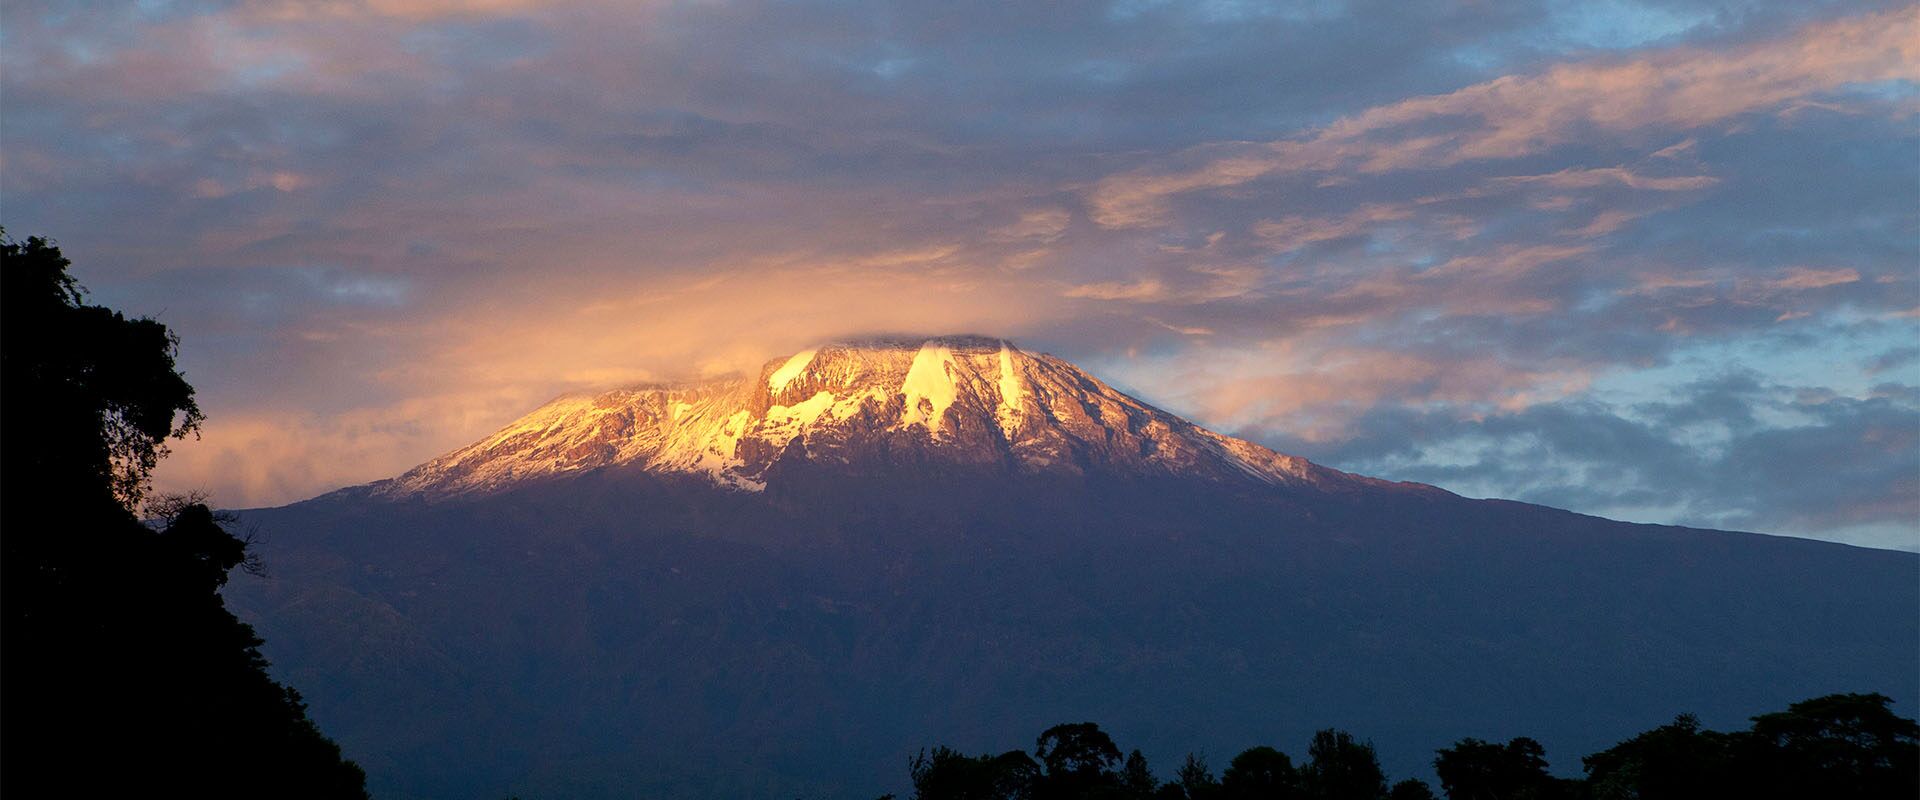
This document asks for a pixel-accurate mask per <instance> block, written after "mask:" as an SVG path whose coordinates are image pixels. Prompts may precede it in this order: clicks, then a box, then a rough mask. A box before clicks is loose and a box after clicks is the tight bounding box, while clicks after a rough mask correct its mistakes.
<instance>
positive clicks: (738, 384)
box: [375, 336, 1384, 498]
mask: <svg viewBox="0 0 1920 800" xmlns="http://www.w3.org/2000/svg"><path fill="white" fill-rule="evenodd" d="M926 463H954V464H967V465H973V466H978V467H987V468H996V469H1002V470H1006V471H1009V472H1013V473H1033V472H1047V471H1051V472H1066V473H1084V472H1086V471H1089V470H1091V471H1107V472H1117V473H1121V474H1136V475H1153V474H1178V475H1184V476H1189V477H1199V478H1203V479H1208V480H1217V481H1241V480H1252V481H1256V482H1260V483H1265V484H1286V485H1293V484H1307V485H1314V486H1320V487H1329V486H1334V485H1341V484H1349V483H1353V482H1367V483H1374V481H1372V480H1371V479H1367V478H1361V477H1358V476H1353V475H1348V474H1346V473H1342V472H1339V471H1336V470H1332V469H1328V468H1325V467H1320V466H1317V465H1314V464H1311V463H1309V462H1308V461H1306V460H1305V459H1302V458H1297V457H1294V456H1288V455H1283V454H1280V453H1276V452H1274V451H1272V450H1269V449H1267V448H1264V447H1261V446H1259V445H1256V444H1253V443H1251V442H1246V441H1243V440H1239V439H1234V438H1231V437H1227V436H1222V435H1220V434H1217V433H1214V432H1212V431H1208V430H1206V429H1204V428H1201V427H1199V426H1197V425H1194V424H1192V423H1190V422H1188V421H1186V420H1184V419H1181V418H1180V417H1178V416H1176V415H1173V414H1170V413H1168V412H1166V411H1162V410H1160V409H1158V408H1154V407H1153V406H1150V405H1148V404H1146V403H1143V402H1141V401H1139V400H1136V399H1134V398H1132V397H1129V396H1127V395H1126V394H1123V393H1121V392H1119V391H1117V390H1115V389H1114V388H1113V387H1111V386H1108V385H1107V384H1105V383H1103V382H1101V381H1100V380H1099V379H1097V378H1095V377H1093V376H1092V375H1089V374H1087V373H1086V372H1084V371H1082V370H1081V369H1079V368H1078V367H1075V366H1074V365H1073V364H1071V363H1068V362H1067V361H1065V360H1062V359H1059V358H1056V357H1054V356H1050V355H1045V354H1040V353H1029V352H1026V351H1024V350H1021V349H1019V348H1018V347H1016V346H1015V345H1014V344H1013V343H1012V342H1009V341H1006V340H1003V339H994V338H987V337H979V336H946V337H934V338H926V339H881V340H864V341H850V342H841V343H835V344H826V345H822V346H819V347H816V348H811V349H807V350H804V351H801V352H799V353H796V354H794V355H792V356H789V357H786V358H778V359H774V360H772V361H769V362H767V363H766V364H765V365H764V366H763V367H761V369H760V371H759V373H758V374H757V375H753V376H740V377H735V378H729V379H722V380H715V381H705V382H698V383H683V384H664V385H649V386H638V387H630V388H624V389H616V390H613V391H607V392H601V393H597V394H578V395H568V396H564V397H560V398H557V399H555V400H553V401H552V402H549V403H547V404H546V405H544V406H541V407H540V408H538V409H536V410H534V411H533V412H532V413H530V414H528V415H526V416H525V417H522V418H520V419H519V420H516V421H514V422H513V423H512V424H509V425H507V426H506V427H504V428H502V429H500V430H499V431H497V432H495V433H494V434H492V435H491V436H488V437H486V438H485V439H482V440H480V441H478V442H475V443H473V444H471V445H469V446H467V447H464V448H461V449H459V450H456V451H454V452H451V453H448V454H446V455H443V456H441V457H439V458H435V459H433V460H431V461H428V462H427V463H425V464H422V465H420V466H418V467H415V468H414V469H412V470H409V471H408V472H406V473H404V474H402V475H400V476H399V477H397V478H394V479H392V480H390V481H385V482H382V483H380V484H377V485H376V486H375V490H376V491H377V492H379V493H381V494H384V495H389V496H424V497H428V498H436V497H450V496H457V495H463V494H470V493H486V492H491V491H496V490H499V489H502V488H506V487H509V486H512V485H514V484H516V483H519V482H523V481H526V480H531V479H538V478H544V477H551V476H556V475H561V474H565V473H573V472H580V471H584V470H592V469H599V468H605V467H615V466H636V467H639V468H641V469H644V470H646V471H649V472H655V473H682V474H691V475H698V476H704V477H706V478H708V479H710V480H712V481H713V482H715V483H717V484H720V485H722V486H727V487H732V488H736V489H741V490H747V491H759V490H762V489H764V488H766V485H767V481H768V480H769V472H770V471H771V470H772V469H773V467H775V466H776V465H803V464H835V465H841V466H843V467H848V468H854V469H856V470H858V469H880V468H897V467H900V466H903V465H913V464H926ZM1380 483H1384V482H1380Z"/></svg>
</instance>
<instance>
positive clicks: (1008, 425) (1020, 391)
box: [993, 344, 1027, 441]
mask: <svg viewBox="0 0 1920 800" xmlns="http://www.w3.org/2000/svg"><path fill="white" fill-rule="evenodd" d="M1026 389H1027V387H1026V384H1023V383H1021V382H1020V374H1019V373H1017V372H1015V371H1014V367H1013V351H1012V350H1010V349H1008V347H1007V346H1006V345H1005V344H1002V345H1000V405H999V406H998V407H996V408H995V409H994V413H993V416H994V419H995V420H996V421H998V422H999V423H1000V432H1001V433H1004V434H1006V436H1007V441H1013V434H1014V431H1015V430H1018V429H1019V427H1020V401H1021V400H1022V399H1024V398H1025V397H1026Z"/></svg>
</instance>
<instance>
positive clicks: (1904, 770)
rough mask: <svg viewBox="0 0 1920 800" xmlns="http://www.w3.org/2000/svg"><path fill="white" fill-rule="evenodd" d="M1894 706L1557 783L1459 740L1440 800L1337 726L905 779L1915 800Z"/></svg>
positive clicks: (1764, 724)
mask: <svg viewBox="0 0 1920 800" xmlns="http://www.w3.org/2000/svg"><path fill="white" fill-rule="evenodd" d="M1890 702H1891V700H1890V699H1889V698H1887V697H1886V696H1884V695H1879V694H1836V695H1828V696H1825V697H1818V698H1814V699H1811V700H1806V701H1803V702H1799V703H1794V704H1793V705H1791V706H1789V707H1788V708H1787V710H1785V711H1779V712H1775V713H1771V714H1762V715H1760V716H1757V717H1754V718H1753V724H1752V726H1750V727H1749V728H1747V729H1746V730H1741V731H1733V732H1727V733H1723V732H1719V731H1713V730H1708V729H1706V728H1703V727H1701V725H1700V721H1699V720H1698V719H1695V718H1694V717H1692V716H1690V715H1682V716H1680V717H1678V718H1676V719H1674V721H1673V722H1672V723H1671V724H1668V725H1662V726H1660V727H1658V728H1654V729H1653V730H1650V731H1646V732H1644V733H1641V734H1639V735H1638V736H1634V737H1633V738H1631V739H1628V740H1626V741H1623V742H1621V743H1619V744H1616V745H1614V746H1613V747H1610V748H1608V749H1606V750H1603V751H1601V752H1598V753H1594V754H1593V755H1590V756H1587V757H1585V758H1582V759H1581V760H1580V762H1581V766H1582V768H1583V769H1584V771H1585V777H1582V778H1556V777H1554V776H1553V775H1552V774H1551V773H1550V772H1549V771H1548V764H1547V758H1546V751H1545V749H1544V748H1542V747H1541V746H1540V743H1539V742H1536V741H1534V740H1532V739H1528V738H1525V737H1521V738H1517V739H1513V740H1512V741H1509V742H1506V743H1499V742H1485V741H1481V740H1479V739H1461V740H1460V741H1458V742H1455V743H1454V744H1453V745H1452V746H1450V747H1444V748H1441V749H1440V750H1438V751H1437V752H1436V753H1435V756H1434V760H1433V771H1434V774H1435V776H1436V777H1438V778H1439V781H1440V788H1439V794H1438V795H1436V793H1435V791H1434V789H1433V787H1432V786H1431V785H1429V784H1428V783H1427V782H1426V781H1423V780H1419V779H1414V778H1408V779H1405V780H1401V781H1398V782H1394V783H1390V782H1389V781H1388V778H1387V775H1386V774H1385V773H1384V772H1383V771H1382V770H1381V768H1380V761H1379V759H1378V758H1377V757H1376V756H1375V754H1374V749H1373V744H1372V743H1371V742H1367V741H1361V740H1357V739H1355V738H1354V737H1353V736H1352V735H1351V734H1349V733H1347V732H1345V731H1340V730H1332V729H1329V730H1323V731H1320V732H1318V733H1315V734H1314V735H1313V739H1312V740H1311V741H1309V742H1308V743H1307V749H1306V757H1305V758H1304V759H1303V760H1301V761H1299V762H1295V761H1294V760H1293V758H1292V757H1290V756H1288V755H1287V754H1286V753H1284V752H1282V751H1280V750H1277V749H1274V748H1272V747H1266V746H1261V747H1253V748H1249V749H1247V750H1246V751H1245V752H1242V753H1240V754H1239V755H1237V756H1234V757H1233V759H1232V760H1231V761H1229V762H1227V764H1226V765H1225V768H1224V769H1222V770H1220V771H1219V772H1218V773H1217V774H1216V773H1215V772H1214V770H1213V768H1212V767H1211V766H1210V765H1209V764H1208V763H1207V760H1206V759H1205V758H1204V757H1202V756H1198V755H1192V754H1189V755H1188V756H1187V757H1186V760H1185V761H1184V762H1183V763H1182V764H1181V765H1180V767H1179V768H1178V769H1176V770H1175V771H1174V772H1173V774H1172V775H1171V776H1168V777H1165V778H1162V777H1160V776H1157V775H1156V774H1155V773H1154V771H1153V770H1152V768H1151V767H1150V766H1149V765H1148V763H1147V759H1146V757H1145V756H1144V755H1142V754H1141V753H1140V751H1139V750H1134V751H1132V752H1130V753H1127V754H1126V755H1124V756H1123V755H1122V754H1121V750H1120V747H1119V746H1118V745H1116V744H1115V743H1114V741H1113V739H1112V738H1111V737H1109V736H1108V735H1107V734H1106V732H1104V731H1102V730H1100V727H1099V726H1098V725H1095V724H1093V723H1091V722H1082V723H1074V724H1067V725H1056V726H1054V727H1052V728H1048V729H1047V730H1046V731H1045V732H1044V733H1041V734H1040V737H1039V739H1038V740H1037V741H1036V742H1035V746H1034V749H1033V752H1032V753H1027V752H1025V751H1021V750H1010V751H1007V752H1005V753H1000V754H998V755H994V754H986V755H967V754H965V753H961V752H958V751H955V750H953V749H950V748H947V747H935V748H933V749H931V750H924V751H922V752H921V753H920V754H919V755H917V756H915V757H914V759H913V761H912V763H911V764H910V765H909V769H908V773H909V775H910V777H911V778H912V780H913V795H912V797H913V798H915V800H1083V799H1085V800H1431V799H1432V798H1435V797H1440V796H1443V797H1446V798H1448V800H1667V799H1668V798H1671V799H1672V800H1697V799H1698V798H1720V797H1726V798H1753V799H1755V800H1790V799H1791V800H1803V799H1811V798H1858V799H1861V800H1879V799H1880V798H1887V799H1888V800H1896V799H1897V800H1912V798H1914V797H1916V796H1920V726H1916V725H1915V723H1914V721H1913V720H1911V719H1906V718H1903V717H1900V716H1898V715H1896V714H1894V713H1893V712H1892V710H1890V709H1889V708H1888V707H1887V705H1888V703H1890ZM888 797H889V798H891V797H892V795H889V796H888ZM883 800H886V799H885V798H883Z"/></svg>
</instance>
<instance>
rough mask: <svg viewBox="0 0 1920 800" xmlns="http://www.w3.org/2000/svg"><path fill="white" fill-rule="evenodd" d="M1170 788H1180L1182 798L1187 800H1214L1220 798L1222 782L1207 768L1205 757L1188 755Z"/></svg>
mask: <svg viewBox="0 0 1920 800" xmlns="http://www.w3.org/2000/svg"><path fill="white" fill-rule="evenodd" d="M1167 785H1168V786H1177V787H1179V788H1180V796H1181V797H1185V798H1187V800H1213V798H1216V797H1219V796H1220V781H1219V780H1218V779H1217V778H1215V777H1213V770H1211V769H1208V768H1207V759H1206V757H1205V756H1196V755H1194V754H1192V753H1188V754H1187V760H1186V761H1185V762H1183V763H1182V764H1181V765H1180V770H1179V771H1178V772H1176V773H1174V780H1173V782H1172V783H1169V784H1167Z"/></svg>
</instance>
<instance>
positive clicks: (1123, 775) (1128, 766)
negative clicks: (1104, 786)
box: [1120, 750, 1159, 798]
mask: <svg viewBox="0 0 1920 800" xmlns="http://www.w3.org/2000/svg"><path fill="white" fill-rule="evenodd" d="M1120 787H1121V788H1122V789H1124V790H1126V794H1127V796H1128V797H1135V798H1149V797H1152V796H1153V793H1154V790H1155V789H1157V788H1159V781H1156V780H1154V777H1153V769H1152V768H1150V767H1148V766H1147V757H1146V756H1145V755H1142V754H1141V753H1140V751H1138V750H1135V751H1133V752H1131V753H1128V754H1127V761H1126V763H1125V764H1123V765H1121V767H1120Z"/></svg>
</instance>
